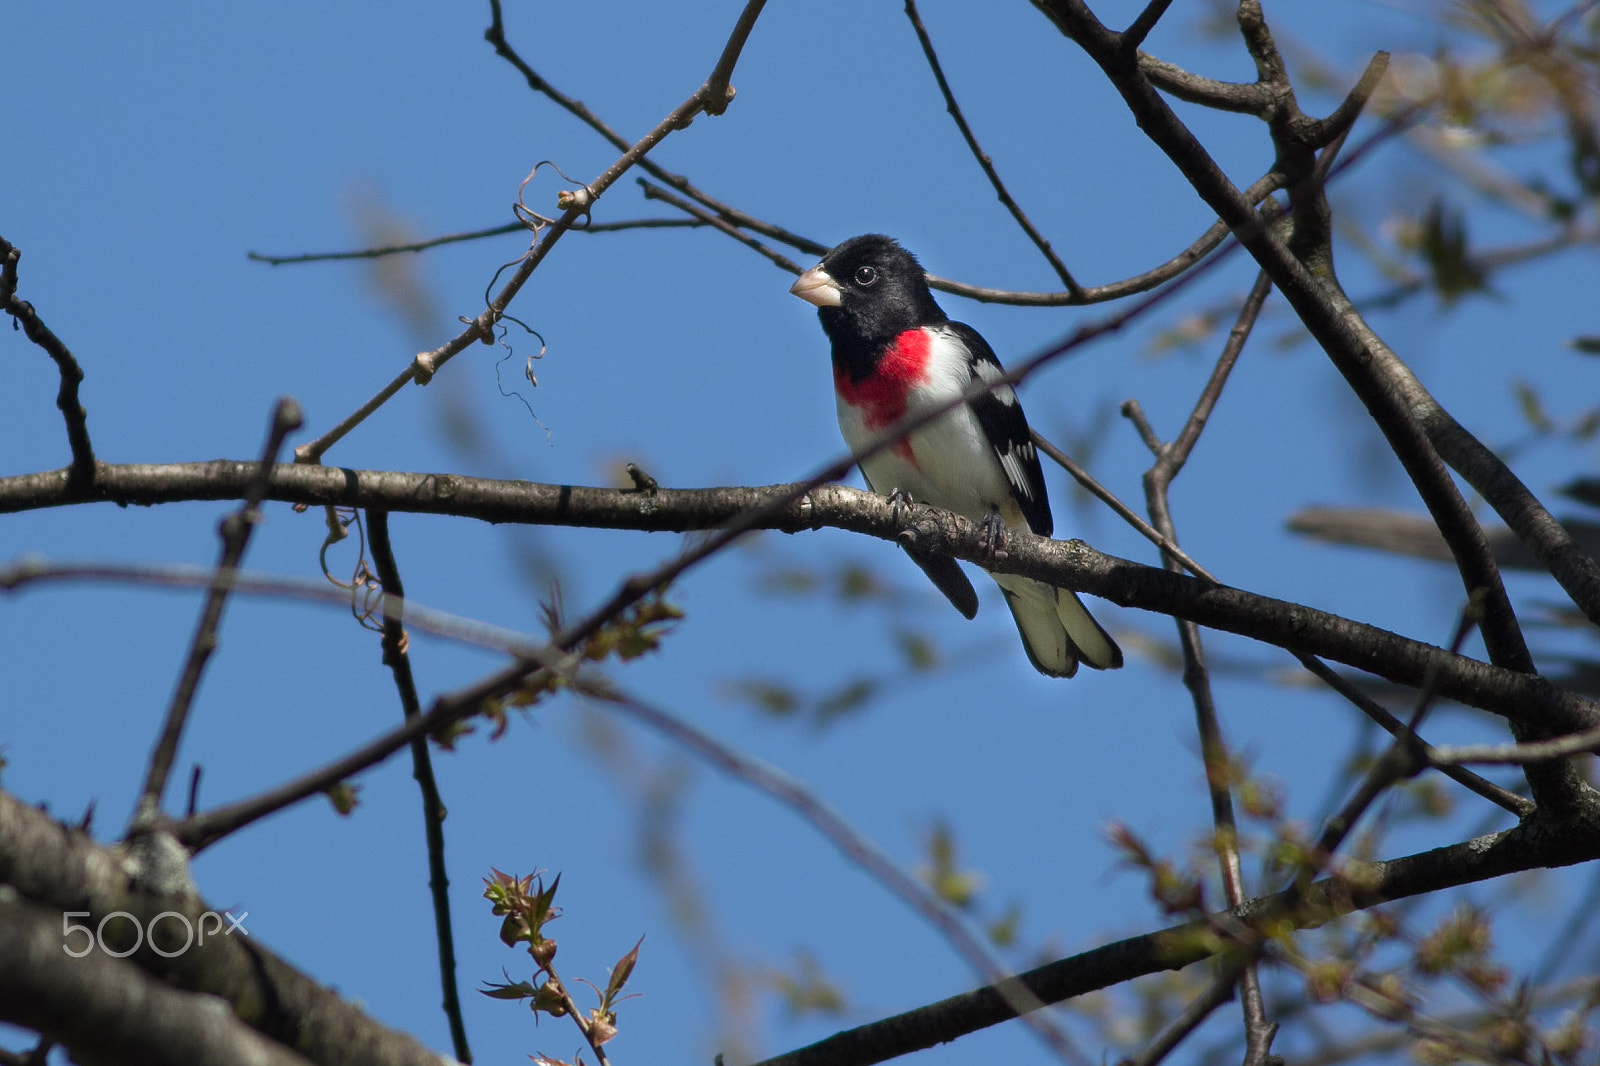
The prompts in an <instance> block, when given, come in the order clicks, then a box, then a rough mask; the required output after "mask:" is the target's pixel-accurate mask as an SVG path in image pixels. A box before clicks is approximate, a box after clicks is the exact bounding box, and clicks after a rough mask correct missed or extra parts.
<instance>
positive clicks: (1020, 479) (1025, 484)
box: [995, 397, 1033, 500]
mask: <svg viewBox="0 0 1600 1066" xmlns="http://www.w3.org/2000/svg"><path fill="white" fill-rule="evenodd" d="M1012 402H1013V403H1015V402H1016V398H1015V397H1013V398H1012ZM995 454H996V455H997V456H999V458H1000V469H1002V470H1004V471H1005V472H1006V480H1007V481H1009V482H1011V487H1012V489H1013V490H1015V491H1016V493H1017V495H1019V496H1024V497H1027V498H1028V499H1030V500H1031V499H1033V485H1032V484H1031V483H1030V482H1029V480H1028V474H1027V467H1026V466H1025V465H1024V464H1025V463H1028V462H1030V461H1031V460H1032V459H1033V442H1032V441H1023V442H1021V443H1020V444H1015V443H1014V444H1012V445H1011V446H1010V447H1008V448H1007V449H1006V450H1005V451H1000V450H999V449H998V448H997V449H995Z"/></svg>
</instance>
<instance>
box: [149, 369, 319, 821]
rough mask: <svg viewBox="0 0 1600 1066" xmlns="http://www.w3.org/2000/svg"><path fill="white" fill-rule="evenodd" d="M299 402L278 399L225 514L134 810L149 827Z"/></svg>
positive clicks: (298, 417)
mask: <svg viewBox="0 0 1600 1066" xmlns="http://www.w3.org/2000/svg"><path fill="white" fill-rule="evenodd" d="M301 421H302V419H301V415H300V405H299V404H297V403H295V402H294V401H293V400H292V399H289V398H288V397H284V398H282V399H280V400H279V401H278V403H277V405H276V407H274V409H273V412H272V426H271V428H270V429H269V431H268V433H267V444H266V447H265V448H263V449H262V452H261V463H260V466H259V468H258V469H257V471H256V475H255V478H254V479H253V480H252V481H251V484H250V488H249V489H248V490H247V492H246V493H245V498H244V504H243V506H241V507H240V508H239V510H238V511H236V512H234V513H233V514H230V515H229V516H228V517H227V518H225V519H223V521H222V527H221V529H220V533H221V535H222V553H221V557H220V558H219V559H218V560H217V568H216V572H215V574H214V575H213V577H212V579H211V591H210V594H209V595H208V596H207V597H206V603H205V607H204V609H203V610H202V611H201V613H200V621H199V623H198V624H197V625H196V627H195V632H194V637H193V639H192V640H191V641H190V643H189V655H188V658H187V660H186V661H185V662H184V666H183V673H182V676H180V677H179V679H178V686H177V689H176V690H175V691H174V692H173V694H172V703H171V704H170V705H169V706H168V708H167V718H166V723H165V724H164V725H163V726H162V729H161V736H160V739H159V740H158V741H157V742H156V747H155V751H154V752H152V753H151V756H150V767H149V769H148V771H147V772H146V774H145V780H144V787H143V788H142V789H140V791H139V803H138V807H137V808H136V810H135V813H134V825H135V826H147V825H149V824H151V823H152V822H153V821H155V820H156V819H157V817H158V816H159V814H160V810H161V794H162V793H163V792H164V791H165V790H166V787H167V775H168V773H169V772H170V771H171V769H172V761H173V759H174V758H175V757H176V756H177V753H178V741H179V740H180V739H181V738H182V737H183V726H184V723H185V722H186V721H187V720H188V717H189V707H190V704H191V703H192V702H193V700H194V694H195V690H196V689H197V688H198V687H199V685H200V675H201V673H202V672H204V670H205V667H206V660H208V659H209V658H210V657H211V653H212V651H214V650H215V649H216V646H217V627H218V626H219V625H220V624H221V622H222V609H223V607H224V606H225V605H226V603H227V600H228V593H229V592H231V591H232V589H233V580H234V575H235V573H236V571H237V570H238V568H239V560H240V559H242V558H243V557H244V550H245V546H246V545H247V544H248V543H249V542H250V534H251V533H252V532H253V531H254V529H255V525H256V523H257V522H258V521H259V520H260V516H261V501H262V500H263V499H265V498H266V495H267V486H268V484H269V483H270V479H271V475H272V467H273V465H274V464H275V463H276V462H277V456H278V451H279V449H281V448H282V447H283V442H284V438H286V437H288V435H289V434H290V433H292V432H294V431H295V430H296V429H298V428H300V424H301Z"/></svg>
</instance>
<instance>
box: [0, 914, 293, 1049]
mask: <svg viewBox="0 0 1600 1066" xmlns="http://www.w3.org/2000/svg"><path fill="white" fill-rule="evenodd" d="M63 920H64V916H63V914H62V912H61V911H60V910H58V909H55V908H51V907H43V906H40V905H39V904H37V903H32V902H29V901H27V900H25V899H23V898H22V897H21V896H19V895H18V894H17V893H16V892H15V891H13V890H11V889H7V888H0V1021H6V1022H10V1023H11V1024H12V1025H20V1026H23V1027H25V1028H28V1029H32V1030H34V1031H35V1032H37V1033H40V1034H41V1035H43V1036H46V1037H48V1038H50V1039H51V1040H53V1041H54V1042H55V1043H57V1044H59V1045H61V1047H63V1048H65V1049H66V1050H67V1051H68V1053H69V1054H70V1055H71V1056H72V1061H74V1062H78V1063H84V1064H86V1066H97V1064H102V1063H103V1064H106V1066H124V1064H126V1063H139V1064H140V1066H193V1064H194V1063H197V1062H228V1063H240V1064H248V1066H307V1062H308V1060H306V1059H303V1058H301V1057H300V1056H299V1055H296V1054H295V1053H294V1052H293V1051H291V1050H289V1049H288V1048H287V1047H284V1046H283V1045H282V1044H279V1043H277V1042H275V1041H273V1040H269V1039H268V1038H266V1037H265V1036H262V1035H261V1034H260V1033H258V1032H256V1031H255V1030H254V1029H251V1028H250V1027H249V1026H248V1025H245V1024H244V1023H243V1022H241V1021H240V1020H239V1019H238V1018H236V1017H235V1016H234V1015H233V1013H232V1012H231V1011H229V1010H228V1008H227V1006H226V1005H225V1004H224V1003H223V1002H222V1000H220V999H217V998H216V997H214V996H208V995H196V994H195V993H193V992H182V991H179V990H178V989H175V988H169V987H168V986H167V985H166V983H165V982H163V981H161V980H160V979H159V978H156V977H153V976H151V975H150V974H147V973H145V972H144V971H143V970H141V969H139V967H137V966H135V965H134V964H133V963H131V962H128V961H126V960H124V959H118V958H114V957H112V956H111V955H107V954H106V953H104V952H102V951H98V950H94V951H90V952H89V953H88V954H87V955H84V956H83V957H81V958H74V957H73V956H72V955H70V954H68V953H67V952H66V951H64V950H62V949H63V947H64V946H65V945H64V942H63V939H62V922H63ZM167 920H168V921H171V919H167ZM75 921H77V922H80V923H81V918H80V919H75ZM79 928H82V926H81V924H80V926H79ZM80 936H81V934H80ZM70 946H71V947H72V948H73V950H74V951H76V950H78V948H79V947H81V941H80V940H78V939H74V940H72V941H71V945H70ZM41 1061H42V1060H41Z"/></svg>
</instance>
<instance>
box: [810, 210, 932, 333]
mask: <svg viewBox="0 0 1600 1066" xmlns="http://www.w3.org/2000/svg"><path fill="white" fill-rule="evenodd" d="M789 291H790V292H792V293H794V294H795V295H796V296H798V297H800V298H801V299H802V300H805V301H807V302H809V303H814V304H816V305H817V308H818V312H817V317H818V318H820V319H821V320H822V328H823V329H824V330H826V331H827V334H828V337H829V338H830V339H831V340H832V341H833V342H834V343H835V345H838V344H840V343H841V342H843V343H850V342H855V343H861V342H867V343H874V342H877V343H881V342H883V341H885V340H888V339H889V338H890V337H894V336H898V335H899V334H901V333H904V332H905V331H906V330H908V329H916V328H917V327H919V326H927V325H932V324H934V323H936V322H944V321H946V320H947V319H946V316H945V313H944V312H943V311H942V310H940V308H939V305H938V304H937V303H935V302H934V300H933V294H932V293H930V292H929V291H928V281H927V275H925V274H924V273H923V272H922V265H921V264H920V263H918V262H917V259H916V256H914V255H912V254H911V253H910V252H908V251H906V250H905V249H904V248H902V247H900V245H899V244H897V243H896V242H895V241H894V239H893V238H890V237H885V236H883V235H881V234H877V233H867V234H863V235H862V236H860V237H851V238H850V239H849V240H847V241H845V242H844V243H843V244H841V245H839V246H838V247H837V248H835V249H833V251H831V252H829V253H828V254H827V255H825V256H823V257H822V262H820V263H818V264H817V265H816V266H814V267H812V268H811V269H810V270H808V271H806V272H805V273H804V274H802V275H800V280H799V281H797V282H795V283H794V287H793V288H791V289H790V290H789Z"/></svg>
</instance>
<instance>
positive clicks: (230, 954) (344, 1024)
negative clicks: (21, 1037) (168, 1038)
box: [0, 792, 440, 1066]
mask: <svg viewBox="0 0 1600 1066" xmlns="http://www.w3.org/2000/svg"><path fill="white" fill-rule="evenodd" d="M0 885H3V886H7V887H5V888H0V892H10V891H13V890H14V891H15V893H16V894H18V895H20V896H21V897H23V898H25V899H27V900H31V901H32V902H33V903H35V904H39V905H42V906H44V907H47V908H51V909H53V910H55V911H56V912H57V915H56V918H55V919H54V921H55V923H56V924H55V925H54V928H53V932H54V934H55V940H54V943H53V945H52V947H51V950H53V951H54V952H56V953H57V954H58V955H60V954H62V945H63V939H62V927H61V925H60V922H61V920H62V919H61V912H64V911H88V912H89V915H88V916H87V917H84V918H81V919H78V921H81V923H82V924H85V925H88V926H90V927H91V928H93V927H95V926H96V925H98V923H99V921H100V919H101V918H103V917H104V916H105V915H108V914H111V913H112V912H114V911H126V912H128V913H129V914H132V915H134V917H135V918H136V919H138V920H139V922H140V924H141V926H142V927H144V928H146V929H151V928H154V929H156V930H159V931H160V932H161V933H162V934H165V935H166V936H167V937H168V938H169V939H170V940H171V942H170V943H166V944H164V945H162V946H163V950H166V951H168V952H170V953H171V957H170V958H164V957H163V956H162V955H161V954H159V953H157V952H156V951H154V950H152V945H151V943H150V940H149V938H147V939H146V943H145V946H144V947H142V948H141V949H139V950H138V951H136V952H135V953H134V954H133V955H131V956H129V958H128V960H127V965H136V966H137V967H138V968H139V969H141V970H143V971H144V972H145V973H148V974H151V975H152V976H154V977H156V978H158V979H160V980H161V981H162V982H163V983H164V984H167V985H169V986H171V987H172V988H173V989H175V990H182V992H183V993H195V992H204V993H209V994H210V995H213V996H221V997H222V999H223V1000H224V1001H226V1003H227V1004H228V1005H229V1006H230V1007H231V1009H232V1011H233V1013H234V1014H235V1015H237V1016H238V1017H239V1018H240V1019H241V1020H242V1021H244V1022H245V1023H246V1024H248V1025H249V1026H250V1027H251V1028H253V1029H255V1030H256V1031H258V1032H260V1033H262V1034H264V1035H266V1036H268V1037H270V1038H272V1039H273V1040H275V1041H277V1042H278V1043H280V1044H282V1045H284V1046H285V1047H292V1048H295V1049H296V1050H297V1051H299V1053H300V1054H302V1055H304V1056H305V1057H306V1058H308V1059H310V1060H311V1061H312V1062H314V1063H318V1064H320V1066H357V1064H362V1066H370V1064H371V1063H374V1062H379V1063H386V1064H392V1066H440V1056H439V1054H438V1053H437V1052H433V1051H429V1050H428V1049H427V1048H424V1047H423V1046H422V1045H420V1044H418V1043H417V1042H416V1041H415V1040H414V1039H412V1038H411V1037H409V1036H407V1035H405V1034H403V1033H398V1032H395V1031H393V1030H391V1029H387V1028H385V1027H383V1026H381V1025H379V1024H377V1023H376V1022H374V1021H372V1019H370V1018H368V1017H367V1016H366V1015H365V1014H363V1013H362V1012H361V1011H360V1010H359V1009H357V1008H356V1007H354V1006H352V1005H351V1004H350V1003H348V1002H346V1001H345V1000H344V999H342V998H340V997H339V995H338V994H336V993H334V992H331V991H329V990H328V989H326V988H323V987H322V986H321V985H319V984H317V983H316V982H315V981H313V980H311V979H310V978H308V977H306V976H305V975H304V974H302V973H300V972H299V971H298V970H296V969H294V968H293V967H291V966H289V965H288V964H287V963H285V962H284V961H283V960H281V959H279V958H278V957H277V956H276V955H274V954H273V953H272V952H271V951H269V950H267V948H266V947H265V946H263V945H262V944H261V943H260V942H259V941H257V940H256V939H254V938H252V937H249V936H246V935H245V934H243V933H234V934H232V935H208V936H207V937H206V940H205V943H204V944H200V943H196V944H194V945H193V946H191V947H190V948H189V949H188V950H186V951H177V950H176V948H177V947H178V946H179V945H181V944H182V930H183V926H182V924H181V923H179V922H177V921H175V920H173V919H170V918H169V919H165V920H163V921H162V922H160V923H155V924H154V925H153V926H152V923H151V921H150V920H151V919H153V918H154V917H155V916H156V915H157V914H160V913H162V912H164V911H174V912H177V913H178V914H181V915H183V916H184V917H185V918H186V919H187V920H188V921H189V922H190V924H191V927H197V926H198V923H199V921H200V919H201V916H202V915H203V914H205V913H206V912H207V911H208V910H211V908H208V907H207V906H206V904H205V902H204V901H203V900H201V899H198V898H196V897H194V896H192V895H189V894H185V893H176V894H172V893H169V894H157V893H152V892H148V891H143V890H141V889H139V888H137V887H136V884H135V877H134V873H133V871H132V870H131V869H130V862H129V856H128V853H127V852H126V851H124V850H123V849H120V848H116V849H113V848H107V847H104V846H102V845H100V844H97V843H95V842H94V841H93V840H92V839H90V838H89V836H88V835H87V834H85V833H83V832H81V831H78V830H75V829H69V828H68V827H66V826H63V825H61V824H60V823H59V822H57V821H55V819H53V818H51V817H50V816H49V815H47V814H45V813H43V812H42V811H37V810H34V809H33V808H32V807H30V806H28V805H27V804H25V803H23V802H22V801H21V800H18V799H16V798H15V797H13V796H11V795H9V794H7V793H4V792H0ZM212 921H213V922H215V920H214V919H213V920H212ZM217 924H220V923H217ZM6 925H7V923H6V922H4V921H0V930H4V929H5V927H6ZM211 925H212V922H208V924H207V928H208V930H210V929H211ZM109 928H110V927H108V930H109ZM72 943H73V946H74V948H75V949H76V948H77V947H78V946H79V942H78V941H77V940H76V939H74V941H73V942H72ZM96 954H98V947H97V948H96ZM87 958H88V957H87V956H86V959H87ZM72 961H83V960H72ZM0 974H4V975H5V979H6V980H11V981H16V982H19V983H20V984H22V985H33V982H32V981H31V980H30V978H31V977H32V976H33V972H32V971H29V970H27V969H23V970H21V971H17V970H13V969H11V968H10V967H7V966H0ZM39 976H40V979H41V982H42V981H43V974H42V973H41V974H40V975H39ZM46 991H47V989H42V988H39V987H37V986H35V988H34V991H32V992H31V993H29V994H32V995H39V994H42V993H44V992H46ZM5 1002H10V1000H9V997H6V996H0V1003H5ZM72 1002H75V1001H69V1002H68V1003H67V1004H66V1005H65V1008H66V1009H71V1003H72ZM62 1006H63V1005H62V1004H59V1003H58V1004H57V1009H60V1008H62ZM120 1061H126V1060H120ZM210 1061H228V1060H227V1059H226V1058H224V1059H213V1060H210Z"/></svg>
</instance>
